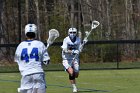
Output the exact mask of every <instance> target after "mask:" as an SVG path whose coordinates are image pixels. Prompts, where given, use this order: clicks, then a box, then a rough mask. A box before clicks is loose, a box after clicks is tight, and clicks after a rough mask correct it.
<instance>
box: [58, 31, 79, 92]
mask: <svg viewBox="0 0 140 93" xmlns="http://www.w3.org/2000/svg"><path fill="white" fill-rule="evenodd" d="M80 45H81V39H80V38H79V37H78V36H77V29H76V28H69V30H68V36H67V37H66V38H64V40H63V45H62V46H61V48H62V58H63V62H62V64H63V66H64V67H65V69H66V71H67V72H68V74H69V80H70V83H71V84H72V87H73V92H77V91H78V90H77V87H76V80H75V78H78V75H79V53H80V50H79V47H80Z"/></svg>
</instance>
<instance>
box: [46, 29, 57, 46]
mask: <svg viewBox="0 0 140 93" xmlns="http://www.w3.org/2000/svg"><path fill="white" fill-rule="evenodd" d="M58 37H59V32H58V30H56V29H51V30H49V38H48V39H47V43H48V44H49V45H51V44H52V43H53V42H54V40H55V39H56V38H58Z"/></svg>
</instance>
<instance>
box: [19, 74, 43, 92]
mask: <svg viewBox="0 0 140 93" xmlns="http://www.w3.org/2000/svg"><path fill="white" fill-rule="evenodd" d="M34 88H39V89H44V88H46V81H45V74H44V73H38V74H31V75H26V76H22V79H21V85H20V88H19V90H28V89H34Z"/></svg>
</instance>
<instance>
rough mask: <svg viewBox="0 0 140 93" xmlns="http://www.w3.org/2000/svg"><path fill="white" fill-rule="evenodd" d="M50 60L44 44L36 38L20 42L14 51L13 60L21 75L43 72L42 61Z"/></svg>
mask: <svg viewBox="0 0 140 93" xmlns="http://www.w3.org/2000/svg"><path fill="white" fill-rule="evenodd" d="M47 60H50V57H49V55H48V52H47V50H46V47H45V45H44V44H43V43H42V42H41V41H38V40H28V41H23V42H21V43H20V44H19V45H18V47H17V49H16V52H15V62H17V63H18V65H19V71H20V72H21V75H23V76H25V75H29V74H33V73H40V72H44V71H43V69H42V62H43V61H47Z"/></svg>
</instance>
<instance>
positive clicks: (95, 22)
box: [72, 21, 100, 62]
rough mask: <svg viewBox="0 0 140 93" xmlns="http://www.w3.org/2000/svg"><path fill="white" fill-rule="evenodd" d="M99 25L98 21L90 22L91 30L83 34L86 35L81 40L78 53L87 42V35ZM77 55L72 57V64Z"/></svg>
mask: <svg viewBox="0 0 140 93" xmlns="http://www.w3.org/2000/svg"><path fill="white" fill-rule="evenodd" d="M99 25H100V23H99V22H98V21H92V24H91V30H90V31H86V32H85V34H86V35H85V37H84V39H83V42H82V44H81V46H80V48H79V51H80V52H81V51H82V49H83V47H84V45H85V44H86V43H87V42H88V37H89V35H90V34H91V32H92V31H93V29H95V28H97V27H98V26H99ZM77 55H78V54H76V55H75V56H74V58H73V60H72V62H74V60H75V58H76V57H77Z"/></svg>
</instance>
